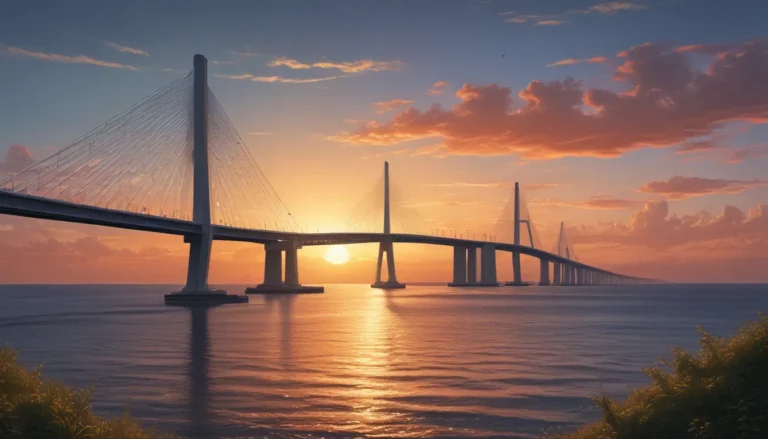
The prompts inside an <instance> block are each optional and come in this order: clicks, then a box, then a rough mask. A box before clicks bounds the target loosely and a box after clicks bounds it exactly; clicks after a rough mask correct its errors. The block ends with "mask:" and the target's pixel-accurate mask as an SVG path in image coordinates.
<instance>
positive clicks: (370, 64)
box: [267, 57, 403, 73]
mask: <svg viewBox="0 0 768 439" xmlns="http://www.w3.org/2000/svg"><path fill="white" fill-rule="evenodd" d="M267 65H268V66H270V67H281V66H282V67H288V68H290V69H310V68H316V69H337V70H341V71H342V72H344V73H362V72H381V71H384V70H402V68H403V63H402V62H400V61H374V60H370V59H362V60H359V61H350V62H332V61H320V62H316V63H312V64H307V63H304V62H301V61H299V60H295V59H291V58H285V57H280V58H275V59H273V60H272V61H270V62H269V63H268V64H267Z"/></svg>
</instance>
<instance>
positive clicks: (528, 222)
mask: <svg viewBox="0 0 768 439" xmlns="http://www.w3.org/2000/svg"><path fill="white" fill-rule="evenodd" d="M520 221H521V222H522V223H521V224H520V245H525V246H528V247H533V248H538V249H540V248H542V245H541V238H540V237H539V232H538V231H537V230H536V223H534V221H533V219H532V218H531V213H530V211H529V210H528V203H527V202H526V198H525V194H524V193H523V191H522V190H521V191H520ZM494 236H495V238H494V240H495V241H497V242H505V243H513V242H514V239H515V194H514V192H513V193H512V195H511V196H510V197H509V198H508V199H507V203H506V204H505V205H504V208H503V209H502V211H501V215H499V219H498V220H497V221H496V226H495V227H494Z"/></svg>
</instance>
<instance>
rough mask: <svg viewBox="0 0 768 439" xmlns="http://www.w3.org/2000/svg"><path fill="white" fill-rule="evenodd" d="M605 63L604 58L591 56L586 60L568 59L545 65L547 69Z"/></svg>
mask: <svg viewBox="0 0 768 439" xmlns="http://www.w3.org/2000/svg"><path fill="white" fill-rule="evenodd" d="M606 61H607V59H606V58H605V57H604V56H593V57H592V58H586V59H575V58H568V59H562V60H560V61H557V62H553V63H552V64H547V67H558V66H570V65H573V64H582V63H588V64H601V63H604V62H606Z"/></svg>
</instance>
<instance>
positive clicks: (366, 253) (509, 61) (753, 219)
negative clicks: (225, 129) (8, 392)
mask: <svg viewBox="0 0 768 439" xmlns="http://www.w3.org/2000/svg"><path fill="white" fill-rule="evenodd" d="M766 17H768V3H766V2H762V1H759V0H729V1H714V0H713V1H696V0H690V1H686V0H649V1H641V0H637V1H633V2H624V1H607V2H606V1H595V0H585V1H580V0H561V1H556V0H551V1H525V0H467V1H453V0H446V1H436V0H435V1H427V0H424V1H404V0H403V1H397V0H381V1H373V0H370V1H368V0H361V1H352V0H348V1H279V2H278V1H263V2H252V1H225V2H202V1H183V2H182V1H164V2H152V1H112V2H102V1H81V2H76V3H72V2H61V1H35V0H32V1H24V2H2V3H0V98H1V99H0V101H1V102H2V103H3V104H4V105H0V154H3V156H0V158H2V159H3V161H2V163H0V172H2V173H3V174H4V176H5V175H8V174H12V173H14V172H17V171H18V170H20V169H21V168H23V167H25V166H27V165H29V164H31V163H34V162H35V161H37V160H40V159H43V158H45V157H47V156H48V155H50V154H52V153H55V152H56V151H58V150H59V149H60V148H62V147H63V146H66V145H67V144H69V143H70V142H71V141H72V140H74V139H76V138H78V137H79V136H81V135H82V134H84V133H86V132H88V131H89V130H91V129H92V128H94V127H97V126H99V125H100V124H103V123H104V121H106V120H107V119H109V118H110V117H112V116H114V115H116V114H118V113H120V112H122V111H123V110H125V109H127V108H129V107H131V106H132V105H133V104H135V103H136V102H138V101H140V100H141V99H142V98H143V97H144V96H147V95H150V94H151V93H152V92H153V91H155V90H157V89H159V88H160V87H162V86H164V85H165V84H167V83H169V82H171V81H173V80H174V79H176V78H178V77H180V76H183V75H185V74H186V73H187V72H189V71H190V70H191V67H192V57H193V55H194V54H197V53H200V54H204V55H205V56H206V57H207V58H208V59H209V76H210V78H209V85H210V87H211V89H212V90H213V91H214V93H215V94H216V96H217V98H218V99H219V101H220V102H221V104H222V106H223V108H224V109H225V110H226V112H227V114H228V116H229V118H230V119H231V121H232V123H233V124H234V126H235V127H236V128H237V130H238V132H239V133H240V135H241V136H242V138H243V139H244V141H245V143H246V144H247V147H248V148H249V150H250V152H251V153H252V155H253V156H254V157H255V159H256V161H257V162H258V163H259V165H260V167H261V169H262V170H263V172H264V174H265V175H266V177H267V178H268V179H269V181H270V182H271V184H272V186H273V187H274V188H275V190H276V191H277V193H278V194H279V195H280V197H281V199H282V200H283V202H284V203H285V205H286V206H287V207H288V208H289V210H290V211H291V214H292V216H293V217H294V218H295V219H296V221H297V222H298V224H299V225H300V227H301V228H302V229H305V230H320V231H330V230H338V229H339V228H340V227H342V226H343V225H344V224H345V223H346V220H347V219H348V218H349V217H350V216H352V215H353V209H354V208H355V206H357V205H359V203H360V201H361V200H362V199H364V198H365V197H366V195H367V194H369V193H370V192H371V189H372V188H373V187H374V185H375V184H376V182H377V180H378V179H379V178H380V176H381V174H382V168H383V162H384V161H389V163H390V169H391V174H392V181H393V184H395V185H396V186H397V187H398V189H399V190H400V192H401V193H402V194H404V198H407V200H403V201H402V203H404V204H406V205H407V206H410V208H411V209H414V210H417V211H418V213H419V214H420V216H421V217H423V219H424V222H425V224H428V227H429V229H430V230H434V231H435V233H448V234H451V233H458V234H464V233H476V234H482V233H486V234H490V233H493V232H494V228H495V224H496V222H497V220H498V218H499V216H500V215H501V213H502V211H503V208H504V206H505V204H506V202H507V200H508V198H509V197H510V195H511V193H512V187H513V182H515V181H517V182H520V184H521V186H522V188H523V193H524V196H525V200H526V201H527V203H528V204H527V205H528V209H529V211H530V215H531V218H532V221H533V222H534V223H535V225H536V228H537V230H538V232H539V235H540V237H541V241H542V243H541V245H542V246H543V247H544V248H545V249H550V248H554V246H555V242H556V239H557V233H558V230H559V228H560V223H561V222H563V224H564V225H565V228H566V230H567V234H568V236H569V239H570V240H571V241H572V242H573V243H574V246H575V248H576V249H577V253H578V255H579V257H580V259H581V260H582V261H584V262H587V263H590V264H594V265H598V266H601V267H605V268H607V269H611V270H617V271H620V272H622V273H627V274H630V275H637V276H645V277H653V278H661V279H667V280H673V281H701V282H766V281H768V272H766V270H765V269H764V267H765V266H766V263H768V204H767V203H768V171H766V169H768V168H767V165H768V124H766V122H767V121H768V81H766V78H768V31H766V30H765V26H764V23H765V18H766ZM393 221H394V222H397V219H394V218H393ZM0 247H2V248H3V249H2V251H0V259H2V265H0V279H2V282H23V283H29V282H38V283H59V282H60V283H89V282H98V283H110V282H118V283H125V282H132V283H169V284H180V283H182V282H183V280H184V271H185V269H186V257H187V256H186V252H187V247H186V245H185V244H184V243H183V242H182V240H181V238H180V237H174V236H163V235H157V234H151V233H143V232H129V231H122V230H117V229H108V228H102V227H96V226H84V225H75V224H65V223H56V222H46V221H42V220H32V219H23V218H16V217H9V216H1V217H0ZM325 250H326V249H325V248H306V249H303V250H301V252H300V267H301V276H302V281H303V282H306V283H311V282H318V283H322V282H370V281H371V280H372V278H373V270H374V265H375V257H376V248H375V246H372V245H356V246H349V247H348V250H349V252H350V255H351V261H350V262H349V263H347V264H344V265H332V264H329V263H327V262H326V261H324V260H323V253H324V252H325ZM395 251H396V259H397V264H398V267H397V268H398V275H399V277H400V279H401V280H404V281H442V280H446V281H447V280H449V279H450V276H451V273H450V270H451V266H452V265H451V262H450V260H451V254H452V253H451V250H450V249H449V248H433V247H425V246H419V245H407V244H401V245H396V249H395ZM263 260H264V252H263V248H262V247H261V246H258V245H255V244H243V243H220V242H217V243H215V244H214V254H213V256H212V271H211V282H212V283H220V284H223V283H256V282H259V281H260V280H261V277H262V275H263V274H262V270H263ZM537 267H538V265H537V261H535V260H527V258H524V276H525V277H527V278H529V279H531V280H534V279H536V278H537V272H536V270H537ZM499 272H500V277H501V278H509V277H510V276H511V273H510V272H511V262H510V258H509V256H508V255H501V254H500V255H499Z"/></svg>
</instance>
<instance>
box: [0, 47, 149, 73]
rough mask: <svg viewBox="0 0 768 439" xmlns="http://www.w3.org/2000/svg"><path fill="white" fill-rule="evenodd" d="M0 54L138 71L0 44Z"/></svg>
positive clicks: (104, 62)
mask: <svg viewBox="0 0 768 439" xmlns="http://www.w3.org/2000/svg"><path fill="white" fill-rule="evenodd" d="M0 53H1V54H2V55H7V56H16V57H20V58H34V59H39V60H43V61H52V62H60V63H68V64H90V65H94V66H100V67H109V68H113V69H128V70H139V69H138V68H136V67H134V66H132V65H129V64H120V63H116V62H110V61H102V60H100V59H96V58H91V57H90V56H85V55H76V56H69V55H61V54H58V53H45V52H35V51H31V50H27V49H22V48H20V47H13V46H7V45H5V44H2V43H0Z"/></svg>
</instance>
